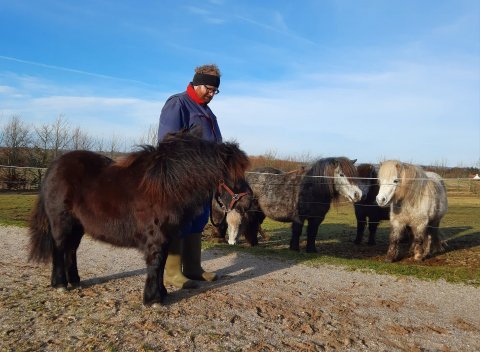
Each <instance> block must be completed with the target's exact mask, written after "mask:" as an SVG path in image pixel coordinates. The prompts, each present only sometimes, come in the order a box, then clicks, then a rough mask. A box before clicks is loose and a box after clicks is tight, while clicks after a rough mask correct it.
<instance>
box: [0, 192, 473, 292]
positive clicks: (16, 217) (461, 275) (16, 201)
mask: <svg viewBox="0 0 480 352" xmlns="http://www.w3.org/2000/svg"><path fill="white" fill-rule="evenodd" d="M35 199H36V194H32V193H22V194H15V193H0V224H2V225H15V226H22V227H25V226H28V219H29V216H30V212H31V209H32V207H33V205H34V202H35ZM262 227H263V229H264V230H265V231H266V233H267V236H268V238H264V239H261V240H260V243H259V245H258V246H257V247H253V248H252V247H249V246H248V245H246V244H245V243H241V244H240V245H237V246H229V245H227V244H217V243H213V242H209V241H204V247H205V248H218V249H221V250H224V251H232V252H233V251H244V252H247V253H251V254H254V255H259V256H265V257H271V258H275V259H280V260H289V261H293V262H295V263H303V264H306V265H311V266H319V265H323V264H328V265H336V266H342V267H345V268H347V269H348V270H361V271H367V272H375V273H381V274H389V275H395V276H413V277H417V278H420V279H425V280H439V279H443V280H446V281H449V282H456V283H465V284H469V285H475V286H480V198H479V197H477V196H473V197H472V196H465V197H463V196H462V197H449V211H448V213H447V215H446V216H445V217H444V219H443V220H442V223H441V228H442V229H441V230H442V233H443V235H444V237H445V239H447V244H448V247H447V249H446V251H445V252H444V253H440V254H438V255H435V256H434V257H432V258H429V259H427V260H425V261H423V262H421V263H416V262H414V261H412V260H411V259H410V258H408V257H405V258H404V259H402V260H401V261H399V262H397V263H385V262H384V259H385V254H386V252H387V247H388V233H389V224H388V221H384V222H382V223H381V224H380V226H379V228H378V231H377V238H376V239H377V244H376V245H375V246H368V245H367V244H366V243H362V244H361V245H359V246H356V245H354V244H353V239H354V238H355V234H356V220H355V214H354V212H353V206H352V205H351V204H344V203H342V204H341V205H339V206H337V207H333V208H332V209H331V210H330V211H329V213H328V214H327V217H326V218H325V221H324V222H323V223H322V225H320V229H319V233H318V236H317V249H318V253H317V254H311V253H305V240H306V236H305V235H303V236H302V240H303V242H302V243H301V251H300V252H294V251H290V250H289V249H288V244H289V241H290V224H286V223H280V222H276V221H272V220H269V219H266V220H265V222H264V223H263V225H262ZM304 231H305V229H304ZM364 242H366V239H364ZM402 251H403V253H404V254H407V252H408V245H407V244H404V245H402Z"/></svg>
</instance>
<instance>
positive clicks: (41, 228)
mask: <svg viewBox="0 0 480 352" xmlns="http://www.w3.org/2000/svg"><path fill="white" fill-rule="evenodd" d="M29 248H30V253H29V256H28V260H29V261H33V262H37V263H47V262H48V261H49V260H50V258H51V257H52V249H53V237H52V232H51V231H50V225H49V223H48V217H47V213H46V212H45V204H44V201H43V196H42V195H40V196H39V197H38V199H37V202H36V204H35V206H34V208H33V211H32V215H31V217H30V244H29Z"/></svg>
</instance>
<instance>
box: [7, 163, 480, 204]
mask: <svg viewBox="0 0 480 352" xmlns="http://www.w3.org/2000/svg"><path fill="white" fill-rule="evenodd" d="M46 171H47V169H46V168H41V167H20V166H7V165H0V190H10V191H35V190H39V189H40V185H41V183H42V179H43V177H44V176H45V173H46ZM247 174H257V175H268V176H269V177H270V176H273V177H278V178H279V180H281V178H282V176H284V175H281V174H280V175H279V174H272V173H259V172H250V171H249V172H247ZM294 177H295V176H294ZM296 177H302V178H311V179H316V182H318V179H325V180H326V182H327V180H328V179H332V178H334V177H333V176H307V175H297V176H296ZM354 179H356V180H358V181H360V182H362V181H363V182H367V181H371V180H376V178H371V177H356V178H354ZM443 181H444V182H445V185H446V187H447V193H448V195H449V196H455V195H458V196H462V195H466V196H467V195H474V196H480V180H478V179H473V178H444V179H443ZM275 184H276V183H274V182H273V183H271V185H272V186H274V185H275ZM367 186H368V185H367Z"/></svg>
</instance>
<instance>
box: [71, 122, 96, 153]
mask: <svg viewBox="0 0 480 352" xmlns="http://www.w3.org/2000/svg"><path fill="white" fill-rule="evenodd" d="M95 144H96V143H95V140H94V139H93V138H92V137H90V136H89V135H88V134H87V133H85V132H83V131H82V130H81V129H80V127H76V128H75V129H74V130H73V132H72V135H71V143H70V145H71V149H74V150H78V149H81V150H93V149H94V148H95Z"/></svg>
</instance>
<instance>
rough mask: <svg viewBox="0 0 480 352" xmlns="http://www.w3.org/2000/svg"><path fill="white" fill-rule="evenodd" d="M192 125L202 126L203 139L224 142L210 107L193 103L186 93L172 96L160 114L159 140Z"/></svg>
mask: <svg viewBox="0 0 480 352" xmlns="http://www.w3.org/2000/svg"><path fill="white" fill-rule="evenodd" d="M192 125H195V126H202V131H203V139H205V140H208V141H212V142H217V143H220V142H222V134H221V133H220V128H219V127H218V123H217V117H216V116H215V115H214V114H213V112H212V110H210V108H209V107H208V105H206V104H198V103H197V102H195V101H193V99H192V98H190V96H189V95H188V93H187V92H186V91H185V92H183V93H178V94H175V95H172V96H171V97H170V98H168V99H167V101H166V102H165V105H164V107H163V108H162V112H161V113H160V123H159V125H158V140H159V141H161V140H162V139H163V137H165V135H166V134H167V133H169V132H177V131H180V130H181V129H183V128H189V127H191V126H192Z"/></svg>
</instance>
